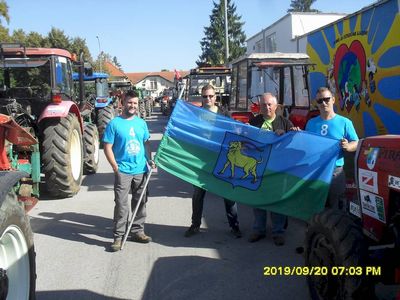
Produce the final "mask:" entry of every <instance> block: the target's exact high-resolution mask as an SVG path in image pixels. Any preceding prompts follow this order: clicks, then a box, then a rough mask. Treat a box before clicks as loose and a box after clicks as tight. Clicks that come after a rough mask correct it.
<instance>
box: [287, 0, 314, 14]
mask: <svg viewBox="0 0 400 300" xmlns="http://www.w3.org/2000/svg"><path fill="white" fill-rule="evenodd" d="M315 1H316V0H292V3H290V7H291V8H289V9H288V10H287V12H318V9H312V8H311V5H313V3H314V2H315Z"/></svg>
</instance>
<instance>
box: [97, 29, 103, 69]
mask: <svg viewBox="0 0 400 300" xmlns="http://www.w3.org/2000/svg"><path fill="white" fill-rule="evenodd" d="M96 38H97V42H98V43H99V63H100V73H101V72H102V55H101V47H100V38H99V36H98V35H96Z"/></svg>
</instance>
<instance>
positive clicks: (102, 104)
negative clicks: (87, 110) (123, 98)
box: [94, 97, 113, 108]
mask: <svg viewBox="0 0 400 300" xmlns="http://www.w3.org/2000/svg"><path fill="white" fill-rule="evenodd" d="M112 102H113V98H112V97H107V102H97V101H96V102H95V104H94V106H95V107H96V108H104V107H107V106H108V105H109V104H111V103H112Z"/></svg>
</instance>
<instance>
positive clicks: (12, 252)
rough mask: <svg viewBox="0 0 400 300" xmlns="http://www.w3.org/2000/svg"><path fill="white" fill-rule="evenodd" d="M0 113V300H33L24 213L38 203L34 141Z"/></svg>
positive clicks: (29, 241)
mask: <svg viewBox="0 0 400 300" xmlns="http://www.w3.org/2000/svg"><path fill="white" fill-rule="evenodd" d="M28 130H29V129H24V128H22V127H21V126H19V125H18V124H17V123H16V122H15V121H14V120H13V118H12V117H11V116H6V115H2V114H0V299H35V285H36V259H35V249H34V240H33V233H32V229H31V226H30V222H29V217H28V216H27V214H26V212H28V211H29V210H30V209H31V208H32V207H33V206H34V205H35V204H36V203H37V201H38V197H39V183H40V154H39V145H38V142H37V140H36V138H35V137H34V136H33V135H32V134H30V133H29V131H28Z"/></svg>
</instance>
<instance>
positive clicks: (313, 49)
mask: <svg viewBox="0 0 400 300" xmlns="http://www.w3.org/2000/svg"><path fill="white" fill-rule="evenodd" d="M399 36H400V15H399V7H398V2H397V1H396V0H391V1H387V2H383V3H381V4H379V5H373V6H370V7H369V8H366V9H364V10H361V11H360V12H358V13H355V14H353V15H350V16H349V17H347V18H344V19H341V20H339V21H337V22H335V23H332V24H331V25H328V26H326V27H324V28H322V29H321V30H319V31H316V32H313V33H311V34H310V35H309V36H308V38H307V53H308V55H309V56H310V57H311V60H312V61H313V62H314V63H316V67H315V70H314V71H313V72H311V74H310V80H311V95H312V96H313V97H315V95H316V91H317V89H318V88H319V87H320V86H328V87H329V88H330V89H331V90H332V91H333V93H334V94H335V98H336V109H337V111H338V113H340V114H342V115H344V116H347V117H349V118H350V119H352V120H353V123H354V125H355V127H356V129H357V132H358V134H359V135H360V136H372V135H378V134H385V133H391V134H400V39H399Z"/></svg>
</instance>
